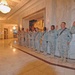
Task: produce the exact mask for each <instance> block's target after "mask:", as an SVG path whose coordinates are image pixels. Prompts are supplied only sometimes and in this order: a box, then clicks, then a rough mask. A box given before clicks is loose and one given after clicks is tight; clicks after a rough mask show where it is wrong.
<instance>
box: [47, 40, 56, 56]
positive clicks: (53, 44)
mask: <svg viewBox="0 0 75 75" xmlns="http://www.w3.org/2000/svg"><path fill="white" fill-rule="evenodd" d="M48 45H49V50H50V54H51V55H55V50H56V42H55V41H49V42H48Z"/></svg>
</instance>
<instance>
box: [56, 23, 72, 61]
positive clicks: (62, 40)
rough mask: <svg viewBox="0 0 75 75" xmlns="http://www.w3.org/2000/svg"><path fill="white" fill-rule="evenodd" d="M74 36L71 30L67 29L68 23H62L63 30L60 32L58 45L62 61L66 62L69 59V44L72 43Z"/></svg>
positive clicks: (57, 48)
mask: <svg viewBox="0 0 75 75" xmlns="http://www.w3.org/2000/svg"><path fill="white" fill-rule="evenodd" d="M71 39H72V35H71V32H70V30H69V29H67V28H66V23H65V22H62V23H61V29H60V30H58V38H57V43H56V45H57V46H56V50H58V51H59V53H60V56H61V59H62V60H63V61H64V62H66V61H67V58H68V50H69V44H70V42H71Z"/></svg>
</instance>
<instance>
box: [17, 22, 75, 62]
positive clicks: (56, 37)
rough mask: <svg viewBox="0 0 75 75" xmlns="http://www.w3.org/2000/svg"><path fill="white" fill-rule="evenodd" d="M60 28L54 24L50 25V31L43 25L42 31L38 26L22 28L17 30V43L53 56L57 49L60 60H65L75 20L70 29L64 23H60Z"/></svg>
mask: <svg viewBox="0 0 75 75" xmlns="http://www.w3.org/2000/svg"><path fill="white" fill-rule="evenodd" d="M60 26H61V29H59V30H58V28H57V27H55V25H51V27H50V31H48V30H47V28H46V27H44V29H43V32H41V31H40V30H39V28H34V27H32V30H30V31H29V30H28V29H27V30H26V31H24V28H22V30H21V31H20V30H19V32H18V40H19V44H20V45H22V46H26V47H29V48H32V49H34V50H35V51H37V52H41V53H43V54H45V55H47V54H48V55H50V56H51V57H54V56H55V55H56V53H57V51H58V52H59V54H60V57H61V60H63V61H67V58H68V51H69V45H70V42H71V40H72V34H73V31H74V28H75V22H74V23H73V26H72V28H71V29H68V28H67V27H66V23H65V22H62V23H61V25H60Z"/></svg>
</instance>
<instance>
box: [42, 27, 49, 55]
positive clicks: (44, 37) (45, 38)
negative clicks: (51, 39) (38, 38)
mask: <svg viewBox="0 0 75 75" xmlns="http://www.w3.org/2000/svg"><path fill="white" fill-rule="evenodd" d="M47 46H48V32H47V28H46V27H44V32H43V33H42V51H43V52H44V54H45V55H46V54H47Z"/></svg>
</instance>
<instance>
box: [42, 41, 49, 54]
mask: <svg viewBox="0 0 75 75" xmlns="http://www.w3.org/2000/svg"><path fill="white" fill-rule="evenodd" d="M47 46H48V41H45V40H43V41H42V49H43V52H46V53H47Z"/></svg>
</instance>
